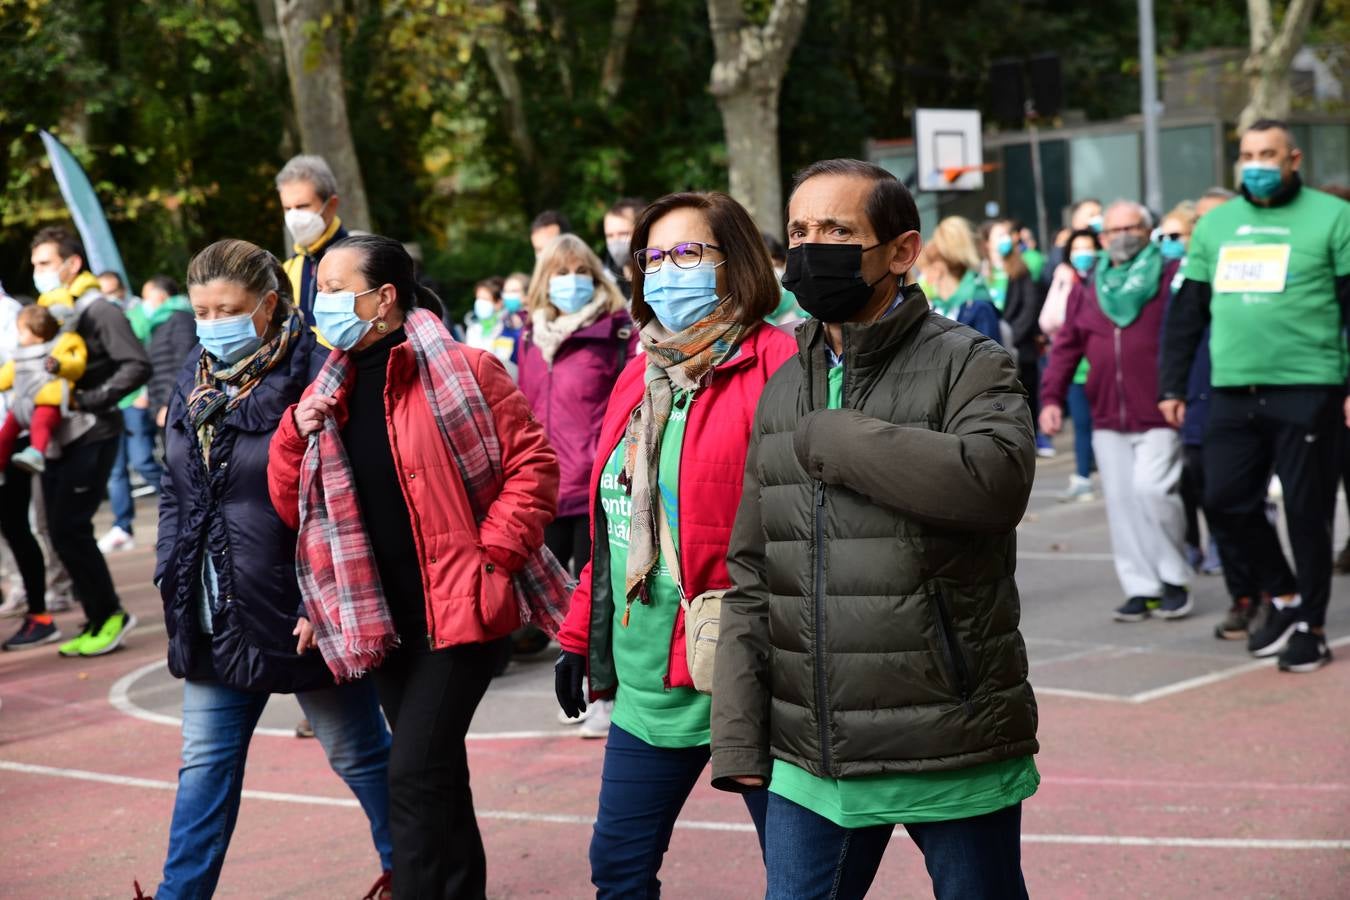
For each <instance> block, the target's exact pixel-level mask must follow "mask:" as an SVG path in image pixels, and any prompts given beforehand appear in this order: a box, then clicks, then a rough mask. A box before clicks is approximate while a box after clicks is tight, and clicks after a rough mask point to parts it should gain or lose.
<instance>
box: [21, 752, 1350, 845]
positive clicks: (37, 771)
mask: <svg viewBox="0 0 1350 900" xmlns="http://www.w3.org/2000/svg"><path fill="white" fill-rule="evenodd" d="M0 770H3V771H9V772H19V773H22V774H24V775H46V776H49V777H53V778H70V779H73V780H76V781H93V782H98V783H100V784H114V785H119V786H122V787H139V788H149V789H151V790H158V791H174V790H177V789H178V785H177V784H176V783H174V782H172V781H159V780H156V779H151V778H133V777H131V776H128V775H110V774H108V773H106V772H89V771H86V770H84V769H63V768H58V767H56V766H35V765H31V764H29V763H20V762H11V761H9V760H0ZM243 796H244V797H246V798H248V799H250V800H272V801H276V802H279V803H299V804H306V805H310V806H341V807H347V808H359V804H358V803H357V802H356V801H355V800H350V799H346V798H341V797H318V796H314V795H313V794H289V793H283V792H281V791H255V790H250V789H245V790H244V791H243ZM476 814H477V816H478V817H479V818H480V819H496V820H499V821H508V822H533V823H541V824H550V825H590V824H592V823H594V822H595V819H594V817H592V816H579V815H568V814H565V813H532V812H520V811H517V810H507V809H480V810H477V811H476ZM675 827H676V828H682V829H687V830H690V831H742V832H753V831H754V828H755V827H754V826H753V825H751V824H749V823H746V822H715V821H708V820H699V819H693V820H683V819H681V820H679V821H677V822H676V823H675ZM906 836H907V832H905V831H904V829H897V831H896V833H895V835H894V836H893V837H894V838H900V839H903V838H904V837H906ZM1022 843H1024V844H1076V845H1086V846H1107V847H1192V848H1196V849H1205V850H1350V840H1316V839H1313V840H1302V839H1292V838H1192V837H1142V836H1136V835H1114V834H1023V835H1022Z"/></svg>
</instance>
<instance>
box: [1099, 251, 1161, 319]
mask: <svg viewBox="0 0 1350 900" xmlns="http://www.w3.org/2000/svg"><path fill="white" fill-rule="evenodd" d="M1107 262H1108V261H1107V260H1106V259H1102V260H1099V261H1098V263H1097V302H1098V303H1099V304H1100V305H1101V308H1102V312H1104V313H1106V317H1107V318H1108V319H1110V320H1111V321H1112V322H1115V323H1116V325H1117V326H1119V327H1120V328H1128V327H1129V326H1130V323H1132V322H1133V321H1134V320H1135V319H1137V318H1139V313H1140V311H1141V310H1143V308H1144V304H1145V303H1148V301H1150V300H1152V299H1153V297H1154V296H1155V295H1157V293H1158V283H1159V279H1160V278H1161V277H1162V267H1163V258H1162V253H1161V252H1159V250H1158V245H1157V244H1155V243H1153V242H1152V241H1150V242H1149V243H1148V244H1147V245H1145V246H1144V249H1143V250H1140V251H1139V255H1138V256H1136V257H1135V258H1134V259H1132V260H1130V261H1129V262H1128V263H1125V264H1124V265H1120V266H1111V265H1107Z"/></svg>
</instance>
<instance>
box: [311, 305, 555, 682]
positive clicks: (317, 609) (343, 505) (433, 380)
mask: <svg viewBox="0 0 1350 900" xmlns="http://www.w3.org/2000/svg"><path fill="white" fill-rule="evenodd" d="M404 328H405V329H406V330H407V332H408V345H409V346H410V347H411V348H412V351H413V355H414V357H415V358H416V360H417V372H418V375H419V376H420V378H421V382H422V389H423V390H424V391H425V392H426V397H427V403H428V404H429V405H430V407H431V413H432V416H433V417H434V418H435V419H436V424H437V427H438V428H439V430H440V433H441V437H442V438H443V439H444V441H445V445H446V448H447V450H448V451H449V454H450V456H451V458H452V459H454V461H455V466H456V468H457V469H458V471H459V475H460V478H461V479H462V480H463V482H464V489H465V493H466V494H467V495H468V498H469V507H470V509H471V510H472V511H473V516H474V520H475V521H476V522H478V523H480V524H481V523H482V521H483V520H484V519H485V518H487V514H488V510H489V509H490V508H491V506H492V503H493V501H494V500H495V499H496V498H497V495H498V494H499V493H500V492H501V487H502V483H503V481H504V480H505V477H504V475H503V472H502V458H501V443H500V442H499V440H498V438H497V430H496V424H495V422H494V420H493V418H492V410H491V409H490V408H489V406H488V403H487V400H486V399H485V398H484V397H483V391H482V388H480V387H479V385H478V381H477V380H476V379H475V378H474V373H473V368H472V367H471V366H470V365H469V361H468V360H467V359H466V358H465V356H464V353H463V352H462V351H461V350H460V348H459V345H458V344H456V343H455V341H454V339H453V338H452V337H450V334H449V332H447V331H446V330H445V326H444V325H442V324H441V321H440V319H438V318H437V317H436V316H434V315H433V314H431V313H429V312H427V311H426V310H421V309H414V310H412V311H410V312H409V313H408V315H407V318H406V320H405V322H404ZM350 371H351V365H350V357H349V355H348V354H347V353H345V352H343V351H340V350H339V351H334V352H333V353H332V355H331V356H329V357H328V362H327V363H325V365H324V367H323V371H321V372H320V373H319V377H318V378H317V379H315V381H314V390H315V391H316V392H317V393H320V394H327V395H329V396H332V395H333V394H334V393H336V392H337V391H338V390H339V389H340V388H341V387H342V385H343V384H344V383H345V382H346V381H347V379H348V377H349V376H350ZM296 572H297V574H298V576H299V580H300V592H301V594H302V595H303V597H304V601H305V609H306V611H307V612H308V613H309V618H310V622H311V623H312V624H313V626H314V635H315V638H316V639H317V641H318V644H319V651H320V652H321V653H322V654H323V658H324V660H325V661H326V662H327V663H328V668H329V669H330V670H332V672H333V675H334V676H335V677H336V678H337V679H338V680H339V681H344V680H350V679H354V678H359V677H361V676H362V675H364V674H365V673H366V672H368V671H369V670H371V669H372V668H375V667H377V666H379V664H380V663H381V662H382V661H383V659H384V655H385V653H386V652H388V651H389V650H390V649H392V648H393V647H395V646H396V645H397V644H398V634H397V633H396V632H395V630H394V623H393V619H392V618H391V616H390V614H389V605H388V603H387V602H386V601H385V598H384V590H383V588H382V587H381V585H380V576H379V572H378V571H377V570H376V568H375V562H374V557H373V555H372V552H371V547H370V540H369V537H368V536H367V535H366V532H365V528H364V527H363V525H362V522H361V511H360V508H359V507H358V505H357V499H356V488H355V485H354V484H353V480H352V469H351V462H350V460H349V459H348V457H347V453H346V450H345V449H344V448H343V446H342V438H341V436H340V435H339V433H338V427H337V423H336V422H335V421H334V420H333V419H332V418H331V417H330V418H328V419H326V420H325V421H324V427H323V429H322V430H321V431H319V432H317V433H315V434H313V435H311V436H310V438H309V448H308V449H307V450H306V451H305V457H304V460H303V461H302V462H301V466H300V534H299V538H298V541H297V544H296ZM511 579H512V584H513V586H514V588H515V595H516V603H517V604H518V605H519V609H520V620H521V622H522V623H524V622H533V623H534V624H535V625H538V626H539V627H540V628H542V629H543V630H544V631H545V632H547V633H548V634H549V635H554V634H556V633H557V631H558V628H559V627H560V626H561V625H562V621H563V618H564V617H565V616H566V614H567V605H568V601H569V598H570V597H571V593H572V583H571V582H570V580H569V578H568V575H567V572H566V570H564V569H563V567H562V566H561V565H559V564H558V561H557V560H556V559H555V558H554V557H553V554H552V553H550V552H549V551H548V549H547V548H546V547H542V546H541V547H540V548H539V549H537V550H536V551H535V552H534V553H533V554H532V555H531V556H530V557H529V559H528V560H527V561H526V563H525V566H524V567H523V568H522V569H521V570H520V571H519V572H517V573H515V574H514V575H513V576H512V577H511Z"/></svg>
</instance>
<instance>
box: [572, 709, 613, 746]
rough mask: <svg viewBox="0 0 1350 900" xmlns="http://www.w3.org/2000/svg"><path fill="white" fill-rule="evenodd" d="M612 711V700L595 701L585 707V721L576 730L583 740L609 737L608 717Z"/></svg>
mask: <svg viewBox="0 0 1350 900" xmlns="http://www.w3.org/2000/svg"><path fill="white" fill-rule="evenodd" d="M613 709H614V701H613V700H597V701H595V702H594V703H592V704H591V705H590V706H588V707H586V713H587V715H586V721H584V722H582V723H581V727H580V728H578V729H577V731H578V733H579V734H580V735H581V736H582V737H583V738H590V739H595V738H604V737H608V736H609V716H610V713H611V712H612V711H613Z"/></svg>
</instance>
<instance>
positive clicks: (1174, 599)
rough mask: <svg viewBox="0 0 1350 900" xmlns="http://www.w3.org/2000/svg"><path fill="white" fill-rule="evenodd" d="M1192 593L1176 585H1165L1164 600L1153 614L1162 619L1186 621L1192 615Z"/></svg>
mask: <svg viewBox="0 0 1350 900" xmlns="http://www.w3.org/2000/svg"><path fill="white" fill-rule="evenodd" d="M1191 605H1192V604H1191V592H1190V591H1188V590H1186V589H1185V588H1184V587H1181V586H1180V585H1175V584H1164V585H1163V592H1162V600H1161V601H1159V603H1158V608H1157V609H1155V610H1154V611H1153V612H1154V614H1155V615H1157V616H1158V617H1159V618H1162V619H1184V618H1186V617H1187V616H1189V615H1190V614H1191Z"/></svg>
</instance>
